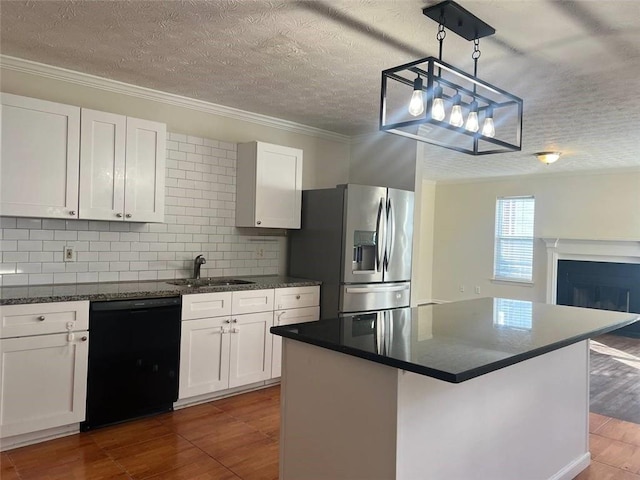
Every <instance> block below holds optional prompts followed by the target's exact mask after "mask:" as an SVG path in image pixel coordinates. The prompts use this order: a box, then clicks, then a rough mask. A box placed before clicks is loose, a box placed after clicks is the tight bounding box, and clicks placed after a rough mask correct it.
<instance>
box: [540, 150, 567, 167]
mask: <svg viewBox="0 0 640 480" xmlns="http://www.w3.org/2000/svg"><path fill="white" fill-rule="evenodd" d="M560 155H561V153H560V152H538V153H536V157H538V160H540V161H541V162H542V163H545V164H547V165H549V164H550V163H553V162H555V161H556V160H558V159H559V158H560Z"/></svg>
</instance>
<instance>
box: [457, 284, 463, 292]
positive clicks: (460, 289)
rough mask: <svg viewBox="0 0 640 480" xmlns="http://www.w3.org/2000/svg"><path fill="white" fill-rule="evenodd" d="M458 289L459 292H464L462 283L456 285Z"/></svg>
mask: <svg viewBox="0 0 640 480" xmlns="http://www.w3.org/2000/svg"><path fill="white" fill-rule="evenodd" d="M458 291H459V292H460V293H464V285H460V286H459V287H458Z"/></svg>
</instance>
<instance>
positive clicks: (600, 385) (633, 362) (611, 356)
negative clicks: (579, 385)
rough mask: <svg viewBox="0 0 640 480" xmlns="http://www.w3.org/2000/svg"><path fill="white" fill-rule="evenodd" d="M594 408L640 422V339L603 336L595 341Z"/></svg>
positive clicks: (606, 413) (592, 398) (592, 359)
mask: <svg viewBox="0 0 640 480" xmlns="http://www.w3.org/2000/svg"><path fill="white" fill-rule="evenodd" d="M590 389H591V394H590V402H591V406H590V409H591V411H592V412H595V413H599V414H600V415H606V416H608V417H614V418H619V419H621V420H626V421H628V422H633V423H640V338H631V337H623V336H620V335H611V334H609V335H601V336H599V337H596V338H594V339H593V340H592V341H591V378H590Z"/></svg>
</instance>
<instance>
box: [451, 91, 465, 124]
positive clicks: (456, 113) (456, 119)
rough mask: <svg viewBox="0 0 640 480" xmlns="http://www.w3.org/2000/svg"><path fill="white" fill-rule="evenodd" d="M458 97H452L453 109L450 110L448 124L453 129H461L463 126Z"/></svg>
mask: <svg viewBox="0 0 640 480" xmlns="http://www.w3.org/2000/svg"><path fill="white" fill-rule="evenodd" d="M460 99H461V97H460V95H456V96H455V97H453V108H452V109H451V116H450V117H449V123H450V124H451V125H453V126H454V127H461V126H462V125H464V118H463V117H462V107H461V106H460Z"/></svg>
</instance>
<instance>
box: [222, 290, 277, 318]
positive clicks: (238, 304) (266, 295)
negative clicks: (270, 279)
mask: <svg viewBox="0 0 640 480" xmlns="http://www.w3.org/2000/svg"><path fill="white" fill-rule="evenodd" d="M272 310H273V289H271V288H270V289H266V290H242V291H240V292H233V300H232V306H231V313H232V314H233V315H237V314H242V313H255V312H268V311H272Z"/></svg>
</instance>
